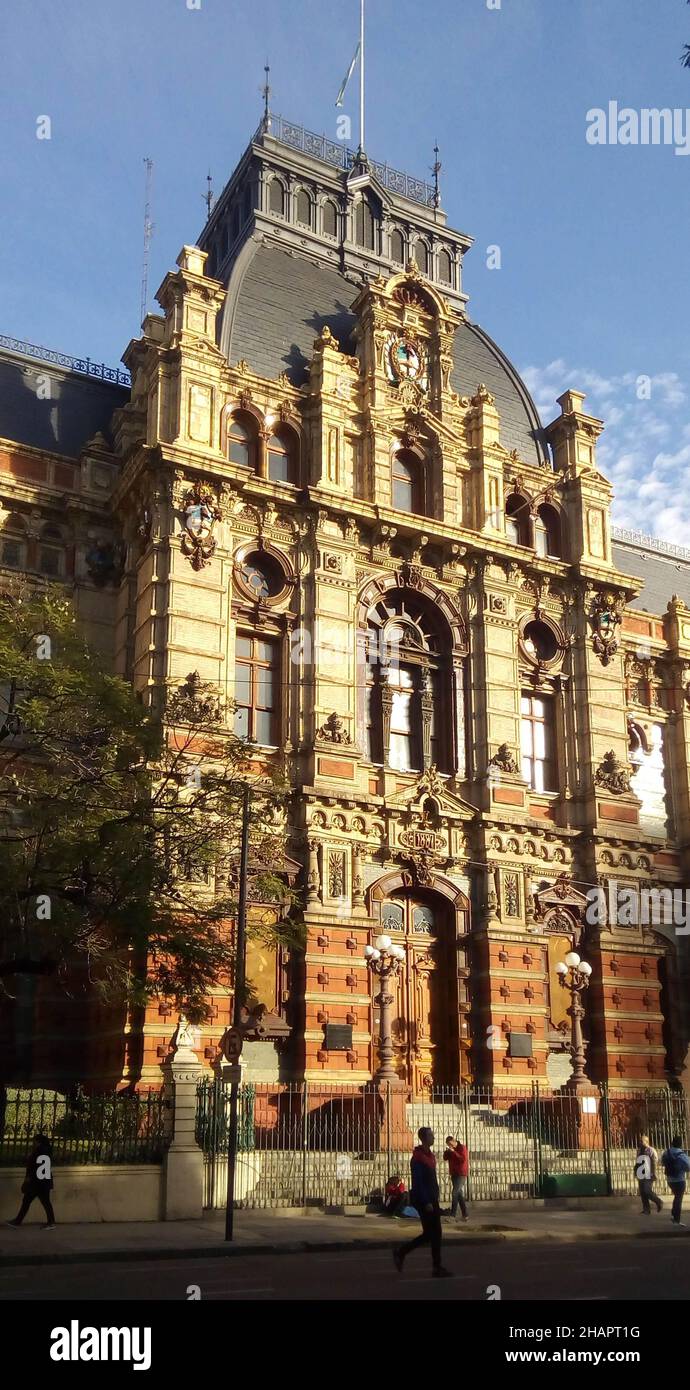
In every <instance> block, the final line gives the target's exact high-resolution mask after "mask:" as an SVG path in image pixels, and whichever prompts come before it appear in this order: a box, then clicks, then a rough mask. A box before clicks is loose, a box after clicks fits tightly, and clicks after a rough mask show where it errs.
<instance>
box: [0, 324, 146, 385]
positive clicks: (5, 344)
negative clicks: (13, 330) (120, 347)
mask: <svg viewBox="0 0 690 1390" xmlns="http://www.w3.org/2000/svg"><path fill="white" fill-rule="evenodd" d="M0 348H9V349H10V351H11V352H19V353H21V354H22V356H24V357H36V358H37V359H38V361H39V362H52V363H54V364H55V365H56V366H57V367H66V368H67V370H68V371H70V372H80V373H81V374H82V375H83V376H92V377H98V378H99V380H100V381H109V382H112V383H114V384H115V385H116V386H131V380H132V379H131V377H130V374H129V372H128V371H126V370H125V368H124V367H107V366H106V365H105V362H92V361H91V358H90V357H72V356H71V355H70V354H69V353H67V352H56V351H55V349H54V348H46V347H39V346H38V345H37V344H36V343H25V342H23V341H22V340H21V339H20V338H8V337H7V335H6V334H5V333H0Z"/></svg>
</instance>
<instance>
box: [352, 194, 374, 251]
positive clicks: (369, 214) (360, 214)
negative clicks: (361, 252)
mask: <svg viewBox="0 0 690 1390" xmlns="http://www.w3.org/2000/svg"><path fill="white" fill-rule="evenodd" d="M355 241H356V243H357V245H358V246H363V247H364V249H365V250H366V251H375V250H376V218H375V217H374V213H373V210H372V208H371V205H370V204H369V202H368V201H367V199H366V198H360V200H359V202H358V204H357V206H356V208H355Z"/></svg>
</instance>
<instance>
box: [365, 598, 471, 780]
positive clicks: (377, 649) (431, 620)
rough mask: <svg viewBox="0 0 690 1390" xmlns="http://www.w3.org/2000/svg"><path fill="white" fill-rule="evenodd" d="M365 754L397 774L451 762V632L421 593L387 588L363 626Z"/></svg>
mask: <svg viewBox="0 0 690 1390" xmlns="http://www.w3.org/2000/svg"><path fill="white" fill-rule="evenodd" d="M366 673H367V674H366V726H367V747H368V756H369V757H370V758H371V760H372V762H378V763H384V764H386V765H387V766H389V767H392V768H397V769H398V770H399V771H401V772H417V771H421V770H422V769H423V768H424V767H428V766H430V765H431V764H432V763H433V764H435V765H436V767H438V768H440V770H441V771H442V772H446V771H449V770H450V768H451V765H452V759H453V750H452V742H453V739H452V724H453V719H452V707H453V701H452V693H451V636H450V630H449V629H448V628H447V627H446V624H445V620H444V619H443V618H442V616H441V614H440V613H439V612H438V610H436V609H435V608H434V605H433V604H430V603H429V602H428V600H426V599H425V598H424V597H423V596H422V595H418V594H413V593H411V592H410V591H409V590H396V589H394V590H392V591H391V592H390V593H389V594H387V595H386V596H385V598H383V599H381V600H380V602H379V603H378V604H376V606H375V608H374V609H372V611H371V612H370V614H369V618H368V623H367V662H366Z"/></svg>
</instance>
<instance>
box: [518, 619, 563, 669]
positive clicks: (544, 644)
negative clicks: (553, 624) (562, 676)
mask: <svg viewBox="0 0 690 1390" xmlns="http://www.w3.org/2000/svg"><path fill="white" fill-rule="evenodd" d="M522 645H523V647H524V649H525V651H526V653H527V655H528V656H529V657H531V658H532V660H533V661H541V662H546V661H553V660H554V657H556V656H557V655H558V638H557V637H556V634H555V632H554V631H553V628H550V627H548V626H547V624H546V623H540V622H536V621H535V622H532V623H527V625H526V626H525V628H524V629H523V633H522Z"/></svg>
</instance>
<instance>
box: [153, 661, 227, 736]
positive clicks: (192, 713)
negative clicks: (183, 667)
mask: <svg viewBox="0 0 690 1390" xmlns="http://www.w3.org/2000/svg"><path fill="white" fill-rule="evenodd" d="M167 717H168V719H170V720H171V721H172V722H173V723H174V722H179V723H182V724H218V723H220V720H221V718H222V711H221V707H220V701H219V699H218V695H217V694H216V692H215V690H214V688H213V686H211V685H208V684H206V683H205V682H204V681H202V679H201V676H200V675H199V672H198V671H190V673H189V675H188V676H187V679H186V681H185V682H184V685H181V686H180V687H179V689H178V690H175V691H174V692H173V693H172V695H170V696H169V699H168V706H167Z"/></svg>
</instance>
